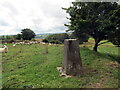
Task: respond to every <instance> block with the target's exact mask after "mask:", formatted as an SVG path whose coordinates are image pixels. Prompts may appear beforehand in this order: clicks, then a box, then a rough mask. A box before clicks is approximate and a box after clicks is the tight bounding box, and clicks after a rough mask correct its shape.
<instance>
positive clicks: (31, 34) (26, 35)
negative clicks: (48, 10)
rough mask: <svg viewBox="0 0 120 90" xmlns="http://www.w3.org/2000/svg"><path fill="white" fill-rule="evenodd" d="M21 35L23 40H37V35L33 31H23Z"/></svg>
mask: <svg viewBox="0 0 120 90" xmlns="http://www.w3.org/2000/svg"><path fill="white" fill-rule="evenodd" d="M21 33H22V39H23V40H31V39H32V38H35V33H34V32H33V31H32V30H31V29H28V28H26V29H23V30H22V32H21Z"/></svg>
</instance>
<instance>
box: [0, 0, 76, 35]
mask: <svg viewBox="0 0 120 90" xmlns="http://www.w3.org/2000/svg"><path fill="white" fill-rule="evenodd" d="M72 1H74V0H0V35H14V34H18V33H20V32H21V30H22V29H24V28H30V29H31V30H33V31H34V32H35V33H36V34H41V33H58V32H65V30H66V29H67V27H65V26H64V24H65V23H67V22H68V20H67V19H66V17H67V16H68V14H67V13H66V12H65V10H63V9H62V7H65V8H67V7H69V6H70V5H71V2H72Z"/></svg>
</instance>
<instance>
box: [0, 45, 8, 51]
mask: <svg viewBox="0 0 120 90" xmlns="http://www.w3.org/2000/svg"><path fill="white" fill-rule="evenodd" d="M7 52H8V47H7V46H6V45H4V48H0V53H7Z"/></svg>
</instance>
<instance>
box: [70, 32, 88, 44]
mask: <svg viewBox="0 0 120 90" xmlns="http://www.w3.org/2000/svg"><path fill="white" fill-rule="evenodd" d="M71 38H73V39H74V38H76V39H77V40H78V41H79V44H83V42H88V39H89V36H88V35H86V34H84V33H80V32H79V33H78V32H76V31H75V32H73V33H72V34H71Z"/></svg>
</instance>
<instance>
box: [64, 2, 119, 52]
mask: <svg viewBox="0 0 120 90" xmlns="http://www.w3.org/2000/svg"><path fill="white" fill-rule="evenodd" d="M63 9H64V10H66V13H69V15H70V18H67V19H69V20H70V22H69V24H65V26H67V27H68V31H71V30H72V31H75V32H77V33H79V32H81V33H84V34H88V35H90V36H91V37H93V38H94V40H95V45H94V48H93V50H94V51H97V47H98V46H99V45H101V44H102V43H100V41H101V40H109V39H110V38H111V35H113V36H115V32H116V29H117V27H119V25H117V23H116V22H117V19H116V20H115V21H114V23H113V22H112V15H113V12H115V11H116V10H118V9H119V5H118V4H117V3H111V2H94V3H93V2H72V6H70V7H69V8H63ZM114 17H116V14H115V15H114ZM107 42H108V41H107Z"/></svg>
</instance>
